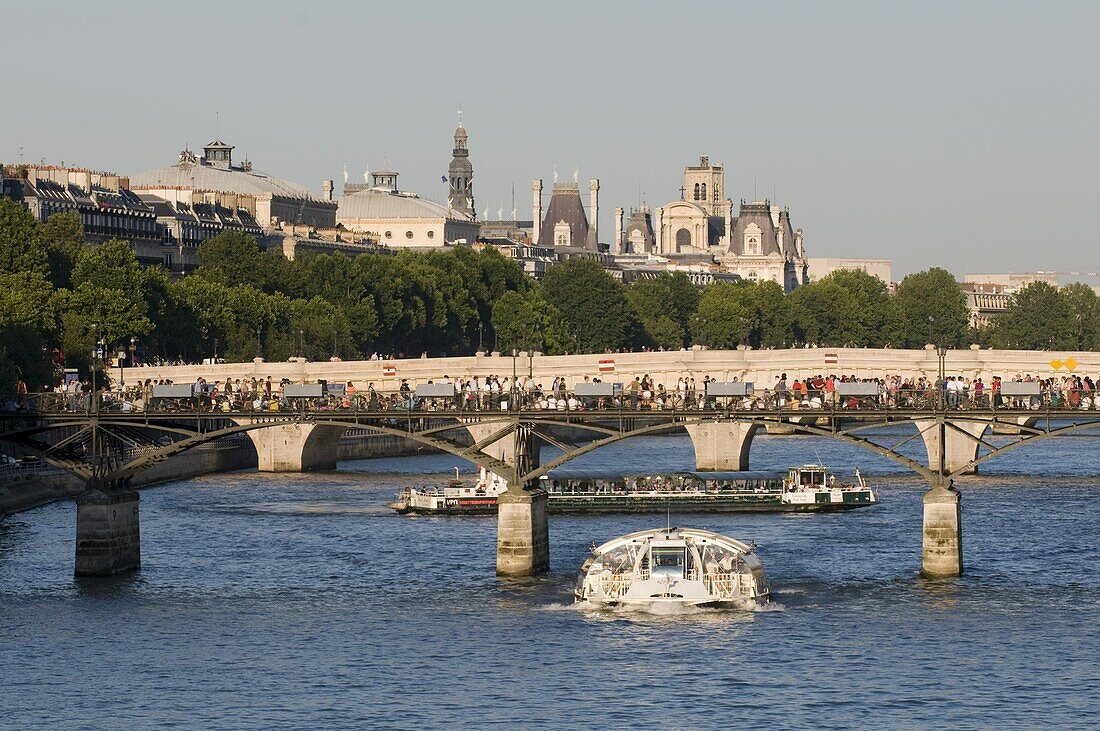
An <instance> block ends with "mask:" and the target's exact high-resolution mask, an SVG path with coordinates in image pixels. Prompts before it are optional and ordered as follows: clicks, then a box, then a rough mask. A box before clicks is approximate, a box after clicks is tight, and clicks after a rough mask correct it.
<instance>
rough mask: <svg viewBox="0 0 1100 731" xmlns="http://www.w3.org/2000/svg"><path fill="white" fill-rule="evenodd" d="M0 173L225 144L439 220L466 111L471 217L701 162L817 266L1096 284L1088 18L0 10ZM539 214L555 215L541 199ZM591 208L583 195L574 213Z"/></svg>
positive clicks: (651, 180)
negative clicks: (1048, 276) (843, 264)
mask: <svg viewBox="0 0 1100 731" xmlns="http://www.w3.org/2000/svg"><path fill="white" fill-rule="evenodd" d="M3 16H4V18H5V26H6V28H5V30H6V32H5V33H4V39H5V43H4V50H5V57H6V59H7V61H8V62H7V63H6V64H5V68H6V70H5V73H4V74H0V101H2V104H0V160H2V161H5V162H18V161H19V160H20V159H22V160H24V161H26V162H28V163H29V162H37V161H39V160H45V161H46V162H47V163H52V164H60V163H61V162H62V161H64V162H65V163H66V164H69V165H73V164H77V165H81V166H83V167H88V168H92V169H96V170H110V171H114V172H119V173H122V174H130V175H133V174H137V173H139V172H142V171H144V170H148V169H151V168H154V167H160V166H163V165H168V164H172V163H174V162H175V161H176V160H177V155H178V153H179V151H180V150H181V149H183V147H184V145H189V146H190V148H191V149H198V148H200V147H201V145H202V144H204V143H205V142H207V141H209V140H210V139H212V138H214V137H215V136H220V137H221V138H222V139H224V140H225V141H226V142H229V143H230V144H233V145H235V146H236V150H235V152H234V155H235V159H242V158H243V157H244V156H245V155H247V156H248V158H249V159H250V160H251V161H252V162H253V164H254V165H255V167H256V169H258V170H262V171H264V172H266V173H270V174H272V175H275V176H278V177H282V178H286V179H288V180H292V181H295V182H297V183H300V184H303V185H306V186H308V187H309V188H310V189H312V190H313V191H315V192H316V193H317V194H320V189H321V181H322V180H323V179H326V178H332V179H335V180H336V181H337V191H338V192H339V190H340V187H341V180H342V175H343V169H344V166H345V165H346V166H347V167H348V170H349V171H350V175H351V180H352V181H353V182H356V181H359V180H361V179H362V172H363V171H364V170H365V169H368V168H370V169H375V168H379V167H381V166H382V165H383V164H388V165H389V166H390V167H392V168H394V169H395V170H397V171H398V172H400V174H401V177H400V181H399V183H400V186H401V188H402V189H405V190H412V191H415V192H417V193H419V194H420V195H422V196H423V197H426V198H431V199H434V200H441V199H445V198H446V186H445V185H444V184H443V183H442V182H441V181H440V177H441V176H442V175H444V174H446V171H447V165H448V163H449V162H450V158H451V148H452V147H453V140H452V135H453V133H454V129H455V126H456V122H457V111H458V110H459V109H460V108H461V110H462V111H463V120H464V124H465V127H466V129H467V130H468V132H469V135H470V140H469V147H470V158H471V161H472V162H473V165H474V171H475V172H474V180H475V182H474V195H475V198H476V203H477V209H478V212H479V215H480V214H482V213H483V212H484V209H485V208H486V207H488V208H489V210H490V218H493V219H495V218H497V212H498V210H499V209H501V208H503V210H504V217H505V218H509V217H510V216H511V209H512V195H513V194H512V191H513V189H514V190H515V205H516V207H517V208H518V213H519V217H520V218H530V210H531V180H532V178H542V179H543V180H544V182H545V184H546V188H547V189H549V187H550V183H551V179H552V176H553V171H554V169H555V167H556V168H557V170H558V172H559V174H560V176H561V179H562V180H563V181H564V180H569V179H571V177H572V175H573V171H574V170H577V169H579V172H580V179H581V181H582V190H585V191H586V190H587V185H586V184H585V181H587V180H588V179H589V178H593V177H596V178H599V179H600V181H601V190H600V196H601V197H600V207H601V216H600V229H601V240H603V241H605V242H607V241H609V240H610V239H611V238H613V221H612V210H613V209H614V208H615V207H616V206H622V207H624V208H627V209H629V208H630V207H632V206H636V205H638V203H639V202H640V201H642V200H644V201H646V202H648V203H649V205H651V206H659V205H662V204H664V203H668V202H671V201H673V200H676V199H678V198H679V196H680V194H679V187H680V185H681V183H682V177H683V167H684V166H685V165H690V164H696V163H697V161H698V158H699V156H700V155H704V154H705V155H709V156H710V159H711V161H712V162H721V163H724V164H725V166H726V183H725V184H726V194H727V197H730V198H732V199H733V200H734V201H735V202H737V201H739V200H740V199H742V198H744V199H746V200H752V199H762V198H768V199H771V200H773V201H775V202H776V203H778V204H779V205H782V206H786V207H788V208H789V209H790V211H791V219H792V222H793V223H794V225H795V227H800V228H802V229H803V230H804V232H805V244H806V249H807V253H808V255H809V256H821V257H875V258H888V259H891V260H892V261H893V275H894V278H895V279H900V278H901V277H902V276H904V275H905V274H907V273H911V272H915V271H920V270H922V269H925V268H927V267H929V266H943V267H945V268H947V269H949V270H951V271H952V272H954V273H955V274H956V275H958V276H961V275H963V274H965V273H968V272H971V273H974V272H1003V271H1015V272H1021V271H1034V270H1036V269H1044V270H1071V271H1080V270H1087V271H1097V270H1098V269H1100V256H1098V255H1097V245H1096V243H1095V236H1096V234H1095V233H1094V228H1095V226H1094V223H1093V221H1092V220H1091V219H1090V218H1089V215H1090V211H1093V210H1094V209H1095V207H1096V203H1097V201H1098V200H1100V183H1098V175H1097V162H1098V159H1097V158H1098V154H1097V150H1098V142H1100V139H1098V136H1100V51H1097V45H1096V42H1097V32H1098V29H1100V3H1096V2H1091V3H1088V2H1080V3H1072V2H1048V3H1018V2H1012V1H1010V0H1004V1H1003V2H951V3H948V2H919V3H918V2H914V3H887V2H863V3H855V2H840V1H836V2H813V3H811V2H807V3H782V2H760V3H751V2H690V1H682V2H663V3H651V2H642V1H639V0H635V1H634V2H599V3H597V2H591V0H589V1H588V2H573V1H572V0H553V2H545V3H526V2H507V3H506V2H476V1H474V0H471V1H469V2H457V1H454V0H452V1H451V2H427V1H426V2H407V1H406V2H314V3H303V2H281V1H278V0H267V1H266V2H234V3H225V2H201V1H190V2H187V3H149V2H141V3H138V2H133V3H125V2H107V1H101V2H96V3H77V2H56V3H5V4H4V9H3ZM547 202H548V197H547ZM585 202H586V203H587V197H586V201H585Z"/></svg>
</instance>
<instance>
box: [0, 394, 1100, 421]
mask: <svg viewBox="0 0 1100 731" xmlns="http://www.w3.org/2000/svg"><path fill="white" fill-rule="evenodd" d="M966 410H978V411H983V412H989V411H998V410H1013V411H1021V410H1023V411H1035V412H1042V411H1059V412H1072V411H1089V410H1100V393H1098V392H1097V391H1094V390H1091V389H1087V388H1086V389H1062V388H1059V387H1043V388H1040V389H1039V390H1038V391H1037V392H1036V393H1032V394H1026V395H1007V394H1002V393H1000V392H998V391H996V390H990V389H985V390H983V391H981V392H973V391H957V392H947V391H944V390H942V389H937V388H923V389H887V388H885V387H884V388H882V389H880V390H879V392H878V393H876V394H875V395H873V396H869V395H859V396H849V395H844V394H842V393H840V392H839V391H822V390H807V391H804V392H797V393H796V392H790V391H781V392H775V391H772V390H770V389H765V390H763V391H759V392H754V393H752V394H751V395H747V396H710V395H707V394H706V393H705V392H703V391H694V392H692V391H689V392H686V393H683V392H672V391H657V392H650V393H648V394H647V393H645V392H635V391H630V390H624V391H617V392H616V393H614V394H613V395H611V396H601V397H593V396H584V395H581V396H578V395H576V394H575V393H574V392H573V391H570V390H566V389H558V390H557V391H553V390H540V389H534V390H523V391H520V390H512V391H509V392H504V393H500V392H467V391H458V392H456V393H455V395H454V396H453V397H451V396H446V397H441V396H417V395H416V394H415V392H413V391H407V392H401V391H396V392H383V391H370V392H366V393H364V392H359V393H354V394H348V393H343V392H333V393H326V394H324V395H322V396H321V397H314V398H302V397H288V396H286V395H284V394H281V393H279V392H278V391H274V392H272V393H270V394H268V393H266V392H264V393H245V392H239V391H237V392H220V391H218V390H216V389H211V390H209V391H204V392H199V393H196V394H195V395H193V396H191V397H188V398H166V397H165V398H161V397H155V396H152V395H151V394H150V393H149V392H148V391H141V390H137V389H132V390H128V391H126V392H121V393H120V392H118V391H101V392H99V393H97V394H94V395H93V394H90V393H87V392H81V393H60V392H47V393H30V394H18V395H7V396H5V395H2V394H0V417H3V416H7V417H8V418H12V417H16V418H17V417H18V416H20V415H36V414H57V413H70V414H91V413H97V414H133V413H149V414H154V413H155V414H172V413H178V414H181V415H183V414H208V415H218V414H224V415H226V416H232V415H262V414H272V415H274V414H278V413H285V412H290V413H294V414H301V413H309V414H323V413H341V414H350V413H358V412H367V413H372V414H383V413H385V414H393V415H394V416H399V415H401V414H408V413H413V412H416V413H439V414H441V415H442V414H447V415H451V414H456V413H458V414H485V413H501V412H505V413H515V412H524V413H541V414H553V413H563V414H568V413H577V412H632V413H635V414H637V413H646V412H651V413H653V414H661V415H676V414H699V413H716V414H725V413H731V412H735V413H739V414H740V413H744V412H753V413H771V414H782V415H787V416H792V417H794V416H829V415H835V414H843V413H846V412H854V411H876V412H882V411H899V412H900V411H905V412H922V411H927V412H936V411H966Z"/></svg>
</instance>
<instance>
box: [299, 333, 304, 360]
mask: <svg viewBox="0 0 1100 731" xmlns="http://www.w3.org/2000/svg"><path fill="white" fill-rule="evenodd" d="M298 357H299V358H305V357H306V331H305V330H301V329H300V330H298Z"/></svg>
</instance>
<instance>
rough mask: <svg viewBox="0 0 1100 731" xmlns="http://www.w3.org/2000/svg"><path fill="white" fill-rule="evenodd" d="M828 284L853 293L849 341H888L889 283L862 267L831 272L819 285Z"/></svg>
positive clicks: (872, 344)
mask: <svg viewBox="0 0 1100 731" xmlns="http://www.w3.org/2000/svg"><path fill="white" fill-rule="evenodd" d="M824 283H831V284H835V285H837V286H839V287H841V288H843V289H844V290H845V291H846V292H847V293H848V294H849V295H851V298H852V305H853V309H852V312H851V317H852V320H851V322H849V323H847V326H846V327H845V328H844V330H845V331H846V332H845V335H846V336H847V342H851V343H858V344H860V345H864V346H867V347H872V348H878V347H882V346H883V345H886V344H887V343H888V338H887V335H886V332H885V326H886V322H887V317H888V313H889V307H890V295H889V293H888V292H887V290H886V282H884V281H882V280H881V279H879V278H878V277H875V276H872V275H871V274H868V273H867V272H864V271H861V270H858V269H854V270H853V269H840V270H837V271H835V272H832V273H831V274H829V275H828V276H827V277H825V278H824V279H822V280H821V282H820V283H819V284H824ZM810 286H814V285H810ZM956 289H957V287H956ZM831 344H836V343H831Z"/></svg>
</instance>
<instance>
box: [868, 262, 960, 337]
mask: <svg viewBox="0 0 1100 731" xmlns="http://www.w3.org/2000/svg"><path fill="white" fill-rule="evenodd" d="M930 318H931V319H930ZM888 322H889V325H888V327H889V333H890V342H891V344H893V345H894V346H896V347H900V348H920V347H923V346H924V345H926V344H927V343H928V341H929V335H930V334H931V339H932V340H933V341H934V342H933V344H942V345H946V346H949V347H960V346H962V345H964V344H966V340H967V337H968V335H969V332H970V315H969V312H968V311H967V308H966V295H965V294H963V292H962V290H960V289H959V283H958V282H957V281H955V277H954V276H952V274H951V272H949V271H947V270H946V269H940V268H939V267H933V268H931V269H928V270H926V271H923V272H918V273H916V274H910V275H908V276H907V277H905V279H903V280H901V284H899V285H898V292H897V294H896V295H894V298H893V299H892V300H891V307H890V312H889V319H888ZM929 330H931V333H929Z"/></svg>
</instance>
